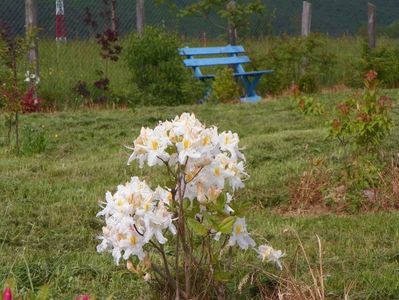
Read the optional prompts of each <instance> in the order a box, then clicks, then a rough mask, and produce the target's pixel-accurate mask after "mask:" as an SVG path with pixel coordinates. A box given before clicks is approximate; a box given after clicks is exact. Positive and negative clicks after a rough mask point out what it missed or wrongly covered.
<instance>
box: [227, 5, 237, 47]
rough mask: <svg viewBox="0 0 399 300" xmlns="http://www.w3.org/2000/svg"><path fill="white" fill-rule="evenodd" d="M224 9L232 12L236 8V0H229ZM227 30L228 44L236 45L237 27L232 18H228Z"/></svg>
mask: <svg viewBox="0 0 399 300" xmlns="http://www.w3.org/2000/svg"><path fill="white" fill-rule="evenodd" d="M226 9H227V10H228V11H231V12H233V11H234V10H235V9H236V1H235V0H230V1H229V2H228V3H227V6H226ZM227 32H228V37H229V44H230V45H237V27H236V24H234V22H233V21H232V20H229V23H228V26H227Z"/></svg>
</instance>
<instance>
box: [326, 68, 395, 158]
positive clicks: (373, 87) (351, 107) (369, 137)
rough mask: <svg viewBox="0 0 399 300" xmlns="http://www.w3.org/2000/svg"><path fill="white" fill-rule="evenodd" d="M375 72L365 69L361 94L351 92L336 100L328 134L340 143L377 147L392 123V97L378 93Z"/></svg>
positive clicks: (366, 148)
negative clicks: (350, 95) (351, 95)
mask: <svg viewBox="0 0 399 300" xmlns="http://www.w3.org/2000/svg"><path fill="white" fill-rule="evenodd" d="M378 84H379V82H378V80H377V72H375V71H369V72H368V73H367V75H366V78H365V80H364V85H365V89H364V92H363V94H361V95H359V94H355V95H354V96H353V97H350V98H349V99H347V100H346V101H344V102H342V103H338V105H337V108H336V112H335V117H334V118H333V120H332V121H331V126H330V136H331V137H334V138H337V139H338V140H339V141H340V143H341V145H342V146H344V147H347V146H348V147H350V148H351V149H354V150H356V151H357V152H363V153H365V152H368V151H370V150H378V148H376V147H377V146H379V145H380V143H381V142H382V140H383V139H384V138H385V137H386V136H388V135H389V134H390V132H391V130H392V127H393V125H394V123H393V120H392V116H391V111H392V103H393V101H392V99H390V98H389V97H387V96H381V95H379V91H378Z"/></svg>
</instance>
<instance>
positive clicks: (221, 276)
mask: <svg viewBox="0 0 399 300" xmlns="http://www.w3.org/2000/svg"><path fill="white" fill-rule="evenodd" d="M215 279H216V280H217V281H219V282H227V281H229V280H230V279H231V274H230V273H229V272H224V271H222V270H216V271H215Z"/></svg>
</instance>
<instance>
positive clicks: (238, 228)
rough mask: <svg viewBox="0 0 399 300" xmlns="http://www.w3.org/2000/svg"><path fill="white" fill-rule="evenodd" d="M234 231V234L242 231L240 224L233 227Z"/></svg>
mask: <svg viewBox="0 0 399 300" xmlns="http://www.w3.org/2000/svg"><path fill="white" fill-rule="evenodd" d="M234 232H235V234H236V235H239V234H240V233H241V232H242V225H240V224H237V225H236V226H235V228H234Z"/></svg>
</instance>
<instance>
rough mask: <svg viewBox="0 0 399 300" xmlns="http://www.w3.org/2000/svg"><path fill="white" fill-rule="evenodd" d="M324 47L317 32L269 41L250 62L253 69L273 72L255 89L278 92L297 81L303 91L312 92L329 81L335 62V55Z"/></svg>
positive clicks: (324, 44) (323, 42)
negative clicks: (253, 60)
mask: <svg viewBox="0 0 399 300" xmlns="http://www.w3.org/2000/svg"><path fill="white" fill-rule="evenodd" d="M326 48H327V47H326V42H325V40H324V39H323V38H322V37H321V36H319V35H311V36H309V37H308V38H302V37H288V36H283V37H281V38H276V39H274V40H272V47H271V48H270V50H269V51H268V52H267V53H266V54H262V56H259V57H258V58H256V59H255V62H254V67H255V68H257V69H273V70H274V73H273V75H271V76H264V77H263V79H262V80H261V83H260V85H259V91H260V92H266V91H267V92H271V93H274V94H275V93H280V92H281V91H284V90H286V89H288V88H289V87H290V86H291V84H292V83H297V84H298V85H300V87H301V90H303V91H304V92H309V93H313V92H316V91H317V89H318V88H319V86H320V85H321V84H328V83H330V82H329V80H330V78H331V73H332V70H333V67H334V66H335V64H336V57H335V55H334V54H333V53H331V52H329V51H328V50H327V49H326Z"/></svg>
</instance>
